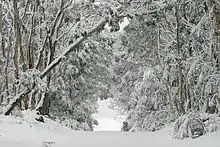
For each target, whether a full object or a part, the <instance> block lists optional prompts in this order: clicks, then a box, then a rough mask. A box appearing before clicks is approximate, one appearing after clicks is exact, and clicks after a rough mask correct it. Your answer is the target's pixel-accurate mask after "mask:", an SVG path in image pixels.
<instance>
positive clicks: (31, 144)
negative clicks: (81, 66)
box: [0, 101, 220, 147]
mask: <svg viewBox="0 0 220 147" xmlns="http://www.w3.org/2000/svg"><path fill="white" fill-rule="evenodd" d="M100 105H101V107H100V112H99V113H98V114H96V115H95V117H96V118H97V119H98V120H99V121H100V126H98V127H97V128H96V130H98V131H95V132H77V131H73V130H71V129H69V128H66V127H63V126H61V125H60V124H59V123H56V122H54V121H52V120H49V119H46V118H45V122H46V123H40V122H37V121H35V120H34V118H35V117H33V113H32V112H25V113H24V118H23V119H21V118H16V117H14V116H8V117H6V116H3V115H0V147H220V143H219V138H220V132H217V133H213V134H209V135H205V136H202V137H200V138H197V139H185V140H174V139H172V138H171V136H170V134H171V130H172V129H171V128H172V127H167V128H165V129H163V130H161V131H158V132H154V133H152V132H135V133H134V132H120V131H100V130H120V127H121V124H120V121H118V120H114V119H112V118H114V117H115V115H116V112H115V111H113V110H111V109H108V108H107V107H108V105H109V101H103V102H101V103H100ZM103 116H105V117H103Z"/></svg>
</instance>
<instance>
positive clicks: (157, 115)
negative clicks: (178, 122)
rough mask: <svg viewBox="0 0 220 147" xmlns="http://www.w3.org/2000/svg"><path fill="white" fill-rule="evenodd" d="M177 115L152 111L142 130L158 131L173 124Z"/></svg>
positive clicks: (162, 111) (163, 111)
mask: <svg viewBox="0 0 220 147" xmlns="http://www.w3.org/2000/svg"><path fill="white" fill-rule="evenodd" d="M175 118H176V117H175V115H174V114H172V113H170V112H168V111H165V110H160V111H152V112H151V114H150V115H148V116H147V117H146V118H145V119H144V121H143V125H142V128H143V129H144V131H152V132H154V131H157V130H160V129H162V128H164V127H165V125H167V124H169V123H171V122H173V121H174V120H175Z"/></svg>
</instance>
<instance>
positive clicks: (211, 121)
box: [202, 114, 220, 133]
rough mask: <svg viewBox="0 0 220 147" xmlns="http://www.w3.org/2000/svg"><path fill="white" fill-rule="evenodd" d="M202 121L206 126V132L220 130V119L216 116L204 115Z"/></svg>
mask: <svg viewBox="0 0 220 147" xmlns="http://www.w3.org/2000/svg"><path fill="white" fill-rule="evenodd" d="M202 119H203V121H204V124H205V131H206V132H207V133H213V132H216V131H218V130H220V117H219V116H218V115H216V114H203V116H202Z"/></svg>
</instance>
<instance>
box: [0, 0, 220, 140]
mask: <svg viewBox="0 0 220 147" xmlns="http://www.w3.org/2000/svg"><path fill="white" fill-rule="evenodd" d="M0 11H1V12H0V67H1V68H0V107H2V109H3V110H4V111H3V112H1V113H2V114H3V115H20V113H21V112H22V111H26V110H30V111H34V112H36V114H38V115H39V116H40V117H39V118H36V119H37V120H39V119H40V118H43V117H45V116H47V117H49V118H50V119H53V120H59V122H60V123H62V124H64V125H65V126H67V127H70V128H72V129H74V130H85V131H92V130H93V125H94V124H97V121H96V120H95V119H94V118H93V116H92V115H93V114H94V113H96V112H97V109H98V103H97V101H98V100H99V99H101V100H102V99H103V100H104V99H111V101H112V107H114V109H116V110H117V111H119V112H120V113H122V114H125V115H126V116H127V118H126V122H125V123H124V126H123V127H124V128H123V129H124V131H130V132H136V131H158V130H160V129H162V128H164V127H165V126H166V125H168V124H171V123H174V133H173V137H174V138H176V139H183V138H186V137H192V138H194V137H198V136H201V135H203V134H205V133H207V132H215V131H217V130H219V129H220V115H219V111H220V1H219V0H100V1H97V0H1V2H0ZM124 21H127V22H128V24H127V25H126V26H124V27H123V28H122V25H121V24H122V23H123V22H124Z"/></svg>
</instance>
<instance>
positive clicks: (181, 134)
mask: <svg viewBox="0 0 220 147" xmlns="http://www.w3.org/2000/svg"><path fill="white" fill-rule="evenodd" d="M203 134H205V124H204V122H203V120H202V119H201V118H200V114H198V113H192V112H190V113H188V114H185V115H182V116H180V117H179V118H178V119H177V120H176V122H175V124H174V129H173V135H172V137H173V138H175V139H184V138H188V137H189V138H196V137H199V136H201V135H203Z"/></svg>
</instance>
